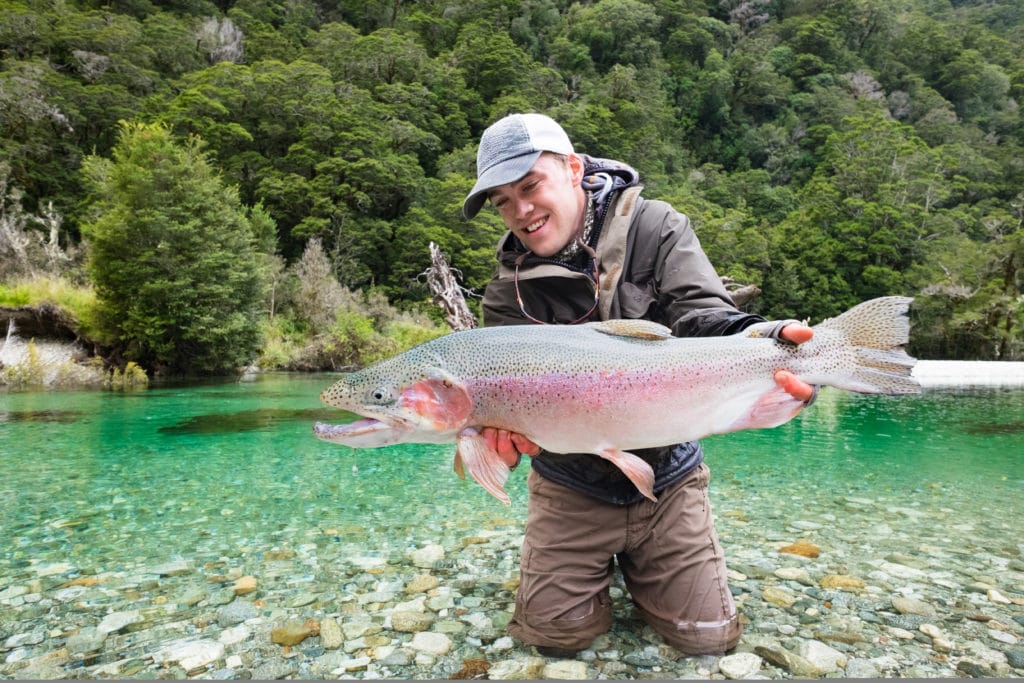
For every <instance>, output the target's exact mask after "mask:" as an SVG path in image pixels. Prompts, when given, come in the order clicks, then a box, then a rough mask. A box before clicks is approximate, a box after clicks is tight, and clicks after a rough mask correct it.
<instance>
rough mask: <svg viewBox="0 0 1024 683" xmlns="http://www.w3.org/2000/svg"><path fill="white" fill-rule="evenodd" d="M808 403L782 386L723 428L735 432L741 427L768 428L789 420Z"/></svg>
mask: <svg viewBox="0 0 1024 683" xmlns="http://www.w3.org/2000/svg"><path fill="white" fill-rule="evenodd" d="M806 405H807V404H806V403H804V402H803V401H801V400H800V399H798V398H795V397H794V396H793V395H792V394H790V393H789V392H788V391H786V390H785V389H783V388H782V387H780V386H777V385H776V386H775V387H774V388H773V389H771V390H770V391H768V392H767V393H764V394H762V395H761V397H760V398H758V399H757V401H755V402H754V404H753V405H752V406H750V410H748V411H747V412H746V413H745V414H743V415H741V416H740V417H738V418H737V419H736V420H735V421H733V423H732V424H730V425H729V426H728V427H726V428H725V430H723V432H722V433H723V434H724V433H726V432H735V431H739V430H741V429H768V428H770V427H778V426H779V425H781V424H785V423H786V422H789V421H790V420H792V419H793V418H794V417H796V415H797V413H799V412H800V411H801V410H802V409H803V408H804V407H805V406H806Z"/></svg>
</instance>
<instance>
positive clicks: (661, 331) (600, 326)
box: [588, 319, 672, 341]
mask: <svg viewBox="0 0 1024 683" xmlns="http://www.w3.org/2000/svg"><path fill="white" fill-rule="evenodd" d="M588 324H589V325H590V326H591V327H593V328H594V329H595V330H597V331H598V332H601V333H603V334H610V335H612V336H615V337H633V338H634V339H648V340H651V341H661V340H663V339H671V338H672V330H670V329H668V328H667V327H665V326H664V325H659V324H658V323H655V322H651V321H650V320H625V319H620V320H602V321H601V322H599V323H588Z"/></svg>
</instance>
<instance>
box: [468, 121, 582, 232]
mask: <svg viewBox="0 0 1024 683" xmlns="http://www.w3.org/2000/svg"><path fill="white" fill-rule="evenodd" d="M543 152H555V153H557V154H572V153H573V149H572V142H570V141H569V136H568V135H566V134H565V131H564V130H562V127H561V126H560V125H558V124H557V123H556V122H555V121H554V119H552V118H549V117H547V116H544V115H543V114H510V115H508V116H506V117H505V118H503V119H500V120H498V121H497V122H495V123H493V124H491V126H490V127H489V128H488V129H487V130H485V131H484V134H483V135H482V136H480V147H479V149H477V153H476V185H474V186H473V189H472V190H471V191H470V193H469V194H468V195H466V200H465V201H464V202H463V203H462V215H463V216H465V217H466V218H472V217H473V216H475V215H477V213H479V212H480V209H481V208H482V207H483V205H484V202H486V201H487V192H488V191H489V190H492V189H493V188H495V187H498V186H499V185H505V184H507V183H514V182H515V181H517V180H519V179H520V178H522V177H523V176H524V175H526V174H527V173H528V172H529V170H530V169H531V168H533V165H534V164H535V163H537V159H539V158H540V155H541V154H542V153H543Z"/></svg>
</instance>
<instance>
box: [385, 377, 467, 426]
mask: <svg viewBox="0 0 1024 683" xmlns="http://www.w3.org/2000/svg"><path fill="white" fill-rule="evenodd" d="M398 400H399V402H400V403H401V404H402V405H404V406H406V407H409V408H411V409H412V410H413V411H415V413H416V414H417V415H419V416H420V417H422V418H424V419H425V420H427V421H429V422H430V423H431V426H432V427H433V428H435V429H438V430H448V429H458V428H459V427H461V426H462V425H464V424H465V423H466V420H467V419H468V418H469V415H470V413H472V412H473V400H472V399H471V398H470V396H469V392H468V391H466V387H465V386H463V384H462V383H461V382H459V381H458V380H456V379H455V378H453V377H450V376H448V375H446V374H442V373H437V374H434V375H431V376H429V377H426V378H424V379H421V380H420V381H418V382H416V383H415V384H412V385H410V386H408V387H406V389H405V390H404V391H402V394H401V396H400V397H399V399H398Z"/></svg>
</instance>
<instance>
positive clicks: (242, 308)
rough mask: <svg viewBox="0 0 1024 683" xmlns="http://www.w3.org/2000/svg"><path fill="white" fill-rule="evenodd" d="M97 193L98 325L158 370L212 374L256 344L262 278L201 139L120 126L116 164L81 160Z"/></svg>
mask: <svg viewBox="0 0 1024 683" xmlns="http://www.w3.org/2000/svg"><path fill="white" fill-rule="evenodd" d="M85 171H86V173H87V175H88V180H89V182H90V185H91V187H92V189H93V192H94V193H95V197H96V202H95V204H94V205H93V212H94V216H95V218H94V219H93V220H92V221H91V222H90V223H88V224H86V225H84V226H83V231H84V233H85V234H86V235H87V237H88V238H89V246H90V253H89V273H90V276H91V278H92V280H93V282H94V283H95V287H96V297H97V301H98V304H99V309H100V325H101V327H102V329H103V330H104V331H106V332H107V333H109V334H110V335H111V336H113V337H114V338H115V339H116V340H117V341H118V342H119V344H120V345H121V346H122V347H123V352H124V355H125V357H126V358H128V359H131V360H134V361H137V362H139V363H140V364H142V365H143V366H145V367H148V368H151V369H153V370H156V371H159V372H164V373H172V374H188V373H217V372H224V371H227V370H230V369H232V368H236V367H239V366H241V365H244V364H245V363H246V362H247V361H248V360H249V359H250V358H252V357H253V355H254V354H255V351H256V348H257V346H258V341H259V340H258V337H257V324H256V318H257V313H258V305H259V302H260V300H261V294H262V292H261V287H262V274H261V272H260V270H259V267H258V263H259V262H258V260H257V259H256V251H255V248H254V246H255V239H254V234H253V230H252V226H251V224H250V223H249V220H248V218H247V217H246V212H245V210H244V209H243V207H242V206H241V204H240V203H239V200H238V196H237V194H236V193H235V191H234V190H232V189H230V188H226V187H224V185H223V183H222V181H221V180H220V179H219V178H218V177H217V175H216V173H215V171H214V170H213V169H212V168H211V167H210V165H209V163H208V162H207V160H206V158H205V157H204V155H203V154H202V151H201V146H200V144H199V142H198V140H196V139H194V138H193V139H190V140H188V141H186V142H185V143H184V144H179V143H177V142H176V141H175V140H174V139H173V138H172V137H171V134H170V132H169V131H168V129H166V128H164V127H162V126H158V125H146V124H127V123H126V124H124V125H123V126H122V132H121V139H120V142H119V143H118V145H117V146H116V147H115V148H114V151H113V159H104V158H101V157H90V158H89V159H88V160H87V162H86V165H85Z"/></svg>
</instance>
